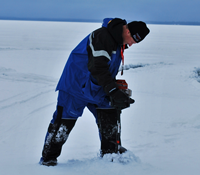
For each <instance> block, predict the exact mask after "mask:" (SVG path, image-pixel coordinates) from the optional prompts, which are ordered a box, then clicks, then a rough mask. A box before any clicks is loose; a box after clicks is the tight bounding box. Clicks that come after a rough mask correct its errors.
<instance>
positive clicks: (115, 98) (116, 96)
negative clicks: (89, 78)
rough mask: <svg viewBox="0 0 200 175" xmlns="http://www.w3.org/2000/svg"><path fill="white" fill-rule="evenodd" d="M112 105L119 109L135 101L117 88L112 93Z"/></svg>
mask: <svg viewBox="0 0 200 175" xmlns="http://www.w3.org/2000/svg"><path fill="white" fill-rule="evenodd" d="M110 100H111V106H113V107H114V108H117V109H125V108H128V107H130V104H132V103H134V102H135V101H134V100H133V99H132V98H130V97H129V96H128V94H126V93H125V92H123V91H122V90H120V89H118V88H117V89H115V90H114V91H112V92H111V93H110Z"/></svg>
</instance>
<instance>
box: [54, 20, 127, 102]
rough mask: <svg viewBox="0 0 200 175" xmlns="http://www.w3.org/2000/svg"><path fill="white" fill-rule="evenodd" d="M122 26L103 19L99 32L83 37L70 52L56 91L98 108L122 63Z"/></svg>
mask: <svg viewBox="0 0 200 175" xmlns="http://www.w3.org/2000/svg"><path fill="white" fill-rule="evenodd" d="M113 21H114V22H113ZM116 23H120V27H119V25H117V26H118V28H117V27H116ZM125 23H126V21H125V20H121V19H118V18H115V19H111V18H110V19H109V18H106V19H104V22H103V24H102V27H101V28H100V29H97V30H95V31H94V32H92V33H91V34H89V35H88V36H86V37H85V38H84V39H83V40H82V41H81V42H80V43H79V44H78V45H77V46H76V48H75V49H74V50H73V51H72V52H71V54H70V56H69V58H68V60H67V63H66V65H65V68H64V70H63V73H62V75H61V77H60V80H59V82H58V85H57V88H56V90H61V91H64V92H66V93H69V94H71V95H73V96H75V97H77V98H79V99H82V100H84V101H87V102H89V103H93V104H97V105H99V106H101V105H102V104H103V103H105V98H106V96H107V94H106V92H105V89H104V87H105V86H106V85H107V84H109V83H111V84H112V83H113V82H115V81H116V80H115V77H116V75H117V73H118V69H119V66H120V63H121V44H122V39H121V37H122V35H121V34H122V33H121V32H122V25H124V24H125ZM108 25H110V26H109V27H110V29H108ZM113 26H114V27H113ZM113 31H114V32H113ZM116 31H117V32H118V34H117V32H116ZM112 34H113V36H114V35H115V36H117V37H115V36H114V37H113V36H112ZM118 36H119V37H118ZM115 38H116V39H115ZM120 42H121V43H120Z"/></svg>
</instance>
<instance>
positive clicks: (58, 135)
mask: <svg viewBox="0 0 200 175" xmlns="http://www.w3.org/2000/svg"><path fill="white" fill-rule="evenodd" d="M62 111H63V108H62V107H61V106H58V107H57V116H56V120H55V122H54V123H53V124H52V123H50V125H49V127H48V132H47V135H46V138H45V143H44V147H43V151H42V158H41V160H40V164H42V165H46V166H55V165H57V157H58V156H59V155H60V153H61V150H62V146H63V144H64V143H65V142H66V140H67V138H68V136H69V134H70V132H71V130H72V128H73V127H74V125H75V123H76V120H73V119H72V120H70V119H62Z"/></svg>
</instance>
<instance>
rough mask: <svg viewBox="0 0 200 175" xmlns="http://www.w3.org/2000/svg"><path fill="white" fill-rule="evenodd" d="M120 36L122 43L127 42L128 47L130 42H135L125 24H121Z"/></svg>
mask: <svg viewBox="0 0 200 175" xmlns="http://www.w3.org/2000/svg"><path fill="white" fill-rule="evenodd" d="M122 38H123V44H128V45H129V47H130V46H131V45H132V44H136V42H135V41H134V39H133V37H132V36H131V32H130V31H129V29H128V27H127V26H126V25H124V26H123V33H122Z"/></svg>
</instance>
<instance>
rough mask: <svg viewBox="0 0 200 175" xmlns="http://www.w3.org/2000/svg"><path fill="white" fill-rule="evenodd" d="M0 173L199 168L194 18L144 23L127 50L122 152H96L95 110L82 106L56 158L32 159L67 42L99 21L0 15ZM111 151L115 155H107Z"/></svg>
mask: <svg viewBox="0 0 200 175" xmlns="http://www.w3.org/2000/svg"><path fill="white" fill-rule="evenodd" d="M0 25H1V28H0V38H1V40H0V63H1V64H0V83H1V86H0V94H1V95H0V96H1V99H0V148H1V149H0V157H1V159H0V172H1V173H0V174H2V175H21V174H29V175H35V174H38V175H40V174H41V175H42V174H48V175H53V174H60V175H62V174H70V175H77V174H87V175H93V174H96V175H102V174H115V175H118V174H124V175H132V174H139V175H146V174H148V175H150V174H152V175H169V174H170V175H173V174H175V175H191V174H192V175H198V174H199V173H200V167H199V163H200V159H199V156H200V149H199V148H200V142H199V138H200V110H199V104H200V63H199V55H200V49H199V48H200V42H199V41H200V34H199V30H200V26H176V25H148V26H149V28H150V30H151V33H150V35H149V36H147V38H146V39H145V40H144V41H142V42H141V43H139V44H136V45H133V46H132V47H131V48H129V49H128V50H127V51H126V52H125V68H126V70H125V71H124V75H123V76H121V75H120V74H119V75H118V78H120V79H126V81H127V82H128V84H129V88H130V89H132V91H133V96H132V97H133V98H134V99H135V101H136V102H135V104H133V105H132V106H131V107H130V108H128V109H126V110H124V111H123V113H122V116H121V120H122V144H123V146H124V147H126V148H127V149H128V150H129V151H128V152H127V153H126V154H124V155H121V156H117V157H116V155H109V156H107V157H105V158H104V159H101V158H99V157H98V154H99V147H100V141H99V138H98V131H97V127H96V124H95V120H94V117H93V116H92V115H91V114H90V112H89V111H88V110H87V109H85V110H84V114H83V116H82V117H81V118H79V120H78V122H77V123H76V126H75V127H74V129H73V131H72V132H71V134H70V136H69V138H68V140H67V142H66V144H65V145H64V147H63V150H62V154H61V156H60V157H59V158H58V166H56V167H45V166H41V165H39V164H38V162H39V159H40V157H41V151H42V147H43V143H44V137H45V134H46V131H47V127H48V125H49V122H50V120H51V118H52V114H53V112H54V110H55V108H56V99H57V92H55V91H54V90H55V87H56V84H57V82H58V80H59V77H60V75H61V72H62V70H63V67H64V65H65V62H66V60H67V58H68V55H69V53H70V52H71V50H72V49H73V48H74V47H75V46H76V45H77V44H78V43H79V42H80V40H82V39H83V38H84V37H85V36H86V35H87V34H89V33H90V32H91V31H93V30H95V29H96V28H98V27H100V25H101V24H100V23H75V22H29V21H0ZM110 156H112V157H113V158H114V160H115V161H114V162H110V161H109V160H110Z"/></svg>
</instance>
